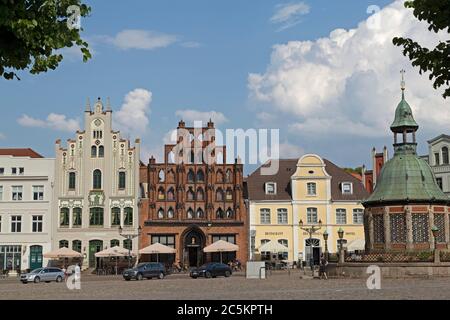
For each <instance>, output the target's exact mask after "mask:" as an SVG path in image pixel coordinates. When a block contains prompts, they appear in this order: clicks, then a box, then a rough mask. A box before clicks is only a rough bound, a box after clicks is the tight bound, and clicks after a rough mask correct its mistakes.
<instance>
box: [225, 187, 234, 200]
mask: <svg viewBox="0 0 450 320" xmlns="http://www.w3.org/2000/svg"><path fill="white" fill-rule="evenodd" d="M226 199H227V201H230V200H233V190H231V188H228V189H227V193H226Z"/></svg>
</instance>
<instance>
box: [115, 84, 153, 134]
mask: <svg viewBox="0 0 450 320" xmlns="http://www.w3.org/2000/svg"><path fill="white" fill-rule="evenodd" d="M151 102H152V93H151V92H150V91H148V90H146V89H134V90H133V91H130V92H128V93H127V95H126V96H125V99H124V102H123V104H122V107H121V108H120V110H118V111H116V112H115V113H114V118H113V119H114V123H115V125H116V126H117V127H118V128H119V129H120V130H121V131H122V132H123V133H125V134H129V135H141V134H143V133H144V132H145V131H146V129H147V126H148V123H149V119H148V116H149V113H150V103H151Z"/></svg>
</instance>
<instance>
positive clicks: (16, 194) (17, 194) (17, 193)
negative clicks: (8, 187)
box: [12, 186, 23, 201]
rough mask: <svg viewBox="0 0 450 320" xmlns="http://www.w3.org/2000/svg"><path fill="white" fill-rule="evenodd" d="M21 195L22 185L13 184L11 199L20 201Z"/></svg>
mask: <svg viewBox="0 0 450 320" xmlns="http://www.w3.org/2000/svg"><path fill="white" fill-rule="evenodd" d="M22 195H23V187H22V186H13V187H12V199H13V201H21V200H22Z"/></svg>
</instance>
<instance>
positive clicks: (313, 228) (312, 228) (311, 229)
mask: <svg viewBox="0 0 450 320" xmlns="http://www.w3.org/2000/svg"><path fill="white" fill-rule="evenodd" d="M298 224H299V225H300V229H302V230H303V231H306V232H308V234H309V248H310V255H309V266H310V267H311V270H314V257H313V250H312V235H313V233H314V232H316V231H317V230H320V229H321V228H322V220H319V223H318V225H317V226H310V227H303V221H302V220H301V219H300V221H299V223H298Z"/></svg>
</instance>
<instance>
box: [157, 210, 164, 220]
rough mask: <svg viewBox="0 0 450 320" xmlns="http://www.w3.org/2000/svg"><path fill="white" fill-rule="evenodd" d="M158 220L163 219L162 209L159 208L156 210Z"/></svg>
mask: <svg viewBox="0 0 450 320" xmlns="http://www.w3.org/2000/svg"><path fill="white" fill-rule="evenodd" d="M158 219H164V209H163V208H159V210H158Z"/></svg>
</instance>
